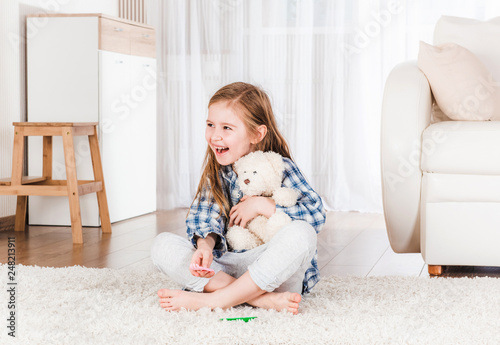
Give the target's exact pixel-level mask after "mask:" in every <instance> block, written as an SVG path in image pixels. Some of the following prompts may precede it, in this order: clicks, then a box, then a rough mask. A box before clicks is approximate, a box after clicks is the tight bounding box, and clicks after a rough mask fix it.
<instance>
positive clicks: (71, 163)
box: [0, 122, 111, 243]
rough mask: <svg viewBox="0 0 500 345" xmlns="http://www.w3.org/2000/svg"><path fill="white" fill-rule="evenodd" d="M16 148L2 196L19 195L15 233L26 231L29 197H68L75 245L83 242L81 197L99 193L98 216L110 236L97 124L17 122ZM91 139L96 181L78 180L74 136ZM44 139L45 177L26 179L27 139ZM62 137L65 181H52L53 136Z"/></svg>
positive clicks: (0, 183) (0, 187)
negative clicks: (24, 170)
mask: <svg viewBox="0 0 500 345" xmlns="http://www.w3.org/2000/svg"><path fill="white" fill-rule="evenodd" d="M13 125H14V134H15V135H14V148H13V154H12V178H11V179H1V180H0V195H17V209H16V221H15V230H16V231H24V228H25V223H26V201H27V198H28V195H48V196H67V197H68V198H69V210H70V213H71V231H72V234H73V243H83V235H82V218H81V213H80V199H79V197H80V196H81V195H85V194H88V193H96V194H97V202H98V204H99V216H100V218H101V229H102V231H103V232H106V233H111V222H110V219H109V211H108V202H107V199H106V189H105V188H104V176H103V173H102V164H101V155H100V153H99V143H98V141H97V129H96V126H97V123H96V122H83V123H72V122H14V123H13ZM80 135H87V136H88V138H89V145H90V153H91V157H92V166H93V170H94V180H90V181H84V180H80V181H79V180H78V179H77V177H76V162H75V147H74V144H73V137H74V136H80ZM27 136H43V176H41V177H29V176H23V154H24V137H27ZM53 136H62V140H63V148H64V161H65V165H66V180H53V179H52V137H53Z"/></svg>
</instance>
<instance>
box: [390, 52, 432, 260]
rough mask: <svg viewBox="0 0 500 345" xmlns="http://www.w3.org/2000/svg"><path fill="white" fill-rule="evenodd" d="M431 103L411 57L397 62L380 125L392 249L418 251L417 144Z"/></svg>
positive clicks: (401, 251)
mask: <svg viewBox="0 0 500 345" xmlns="http://www.w3.org/2000/svg"><path fill="white" fill-rule="evenodd" d="M431 107H432V93H431V89H430V86H429V83H428V81H427V78H426V77H425V75H424V74H423V73H422V71H421V70H420V69H419V68H418V67H417V63H416V61H411V62H405V63H402V64H399V65H397V66H396V67H395V68H394V69H393V70H392V71H391V73H390V74H389V76H388V78H387V81H386V84H385V90H384V98H383V102H382V125H381V168H382V196H383V206H384V215H385V222H386V226H387V234H388V236H389V241H390V243H391V247H392V249H393V250H394V251H395V252H397V253H418V252H420V185H421V181H422V172H421V169H420V157H421V142H422V132H423V130H424V129H425V128H426V127H427V126H428V125H429V124H430V119H431Z"/></svg>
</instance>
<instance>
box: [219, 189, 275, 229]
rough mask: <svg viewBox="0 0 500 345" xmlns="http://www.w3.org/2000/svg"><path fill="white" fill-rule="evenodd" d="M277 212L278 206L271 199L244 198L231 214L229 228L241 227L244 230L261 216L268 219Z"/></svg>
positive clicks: (258, 197)
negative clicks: (249, 223) (250, 222)
mask: <svg viewBox="0 0 500 345" xmlns="http://www.w3.org/2000/svg"><path fill="white" fill-rule="evenodd" d="M274 212H276V204H275V203H274V200H273V199H271V198H266V197H263V196H252V197H249V196H244V197H243V198H241V200H240V202H239V203H238V205H236V206H233V208H231V211H230V212H229V226H233V225H239V226H241V227H242V228H244V227H245V226H246V225H247V223H248V222H249V221H251V220H252V219H254V218H255V217H257V216H259V215H263V216H265V217H267V218H269V217H271V216H272V215H273V214H274Z"/></svg>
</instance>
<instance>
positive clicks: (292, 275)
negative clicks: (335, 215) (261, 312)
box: [151, 220, 317, 293]
mask: <svg viewBox="0 0 500 345" xmlns="http://www.w3.org/2000/svg"><path fill="white" fill-rule="evenodd" d="M316 248H317V239H316V231H314V228H313V227H312V226H311V225H310V224H309V223H306V222H304V221H300V220H299V221H293V222H291V223H289V224H288V225H286V226H285V227H283V229H281V230H280V231H279V232H278V233H277V234H276V235H275V236H274V237H273V238H272V239H271V241H269V242H268V243H266V244H263V245H261V246H259V247H256V248H254V249H251V250H248V251H246V252H243V253H234V252H227V253H225V254H224V255H222V256H221V257H220V258H218V259H216V258H214V260H213V262H212V265H211V266H210V268H212V269H213V270H215V273H217V272H219V271H223V272H225V273H227V274H229V275H230V276H232V277H234V278H239V277H240V276H241V275H243V273H245V272H246V271H249V272H250V277H251V278H252V280H253V281H254V282H255V284H257V286H259V288H261V289H262V290H265V291H268V292H271V291H278V292H284V291H290V292H297V293H301V292H302V282H303V280H304V276H305V272H306V270H307V269H308V268H309V267H311V260H312V258H313V256H314V254H315V252H316ZM195 250H196V249H195V248H194V247H193V245H192V244H191V242H189V241H188V240H187V239H186V238H184V237H181V236H178V235H175V234H171V233H168V232H163V233H161V234H159V235H158V236H157V237H156V238H155V241H154V243H153V246H152V247H151V259H152V260H153V263H154V264H155V265H156V267H158V268H159V269H160V270H161V271H163V272H164V273H165V274H167V275H168V276H169V277H170V278H171V279H173V280H174V281H175V282H177V283H179V284H181V285H183V286H184V287H185V288H186V289H189V290H192V291H197V292H202V291H203V288H204V287H205V285H206V284H207V283H208V281H209V280H210V278H200V277H195V276H193V275H192V274H191V273H190V272H189V265H190V263H191V258H192V256H193V253H194V252H195Z"/></svg>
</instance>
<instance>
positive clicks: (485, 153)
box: [421, 121, 500, 175]
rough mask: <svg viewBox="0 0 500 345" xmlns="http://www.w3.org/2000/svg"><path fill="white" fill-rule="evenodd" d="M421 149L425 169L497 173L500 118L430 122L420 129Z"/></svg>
mask: <svg viewBox="0 0 500 345" xmlns="http://www.w3.org/2000/svg"><path fill="white" fill-rule="evenodd" d="M421 150H422V156H421V169H422V171H424V172H429V173H445V174H470V175H474V174H475V175H500V122H498V121H484V122H480V121H444V122H439V123H435V124H432V125H430V126H429V127H427V128H426V129H425V130H424V132H423V135H422V143H421Z"/></svg>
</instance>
